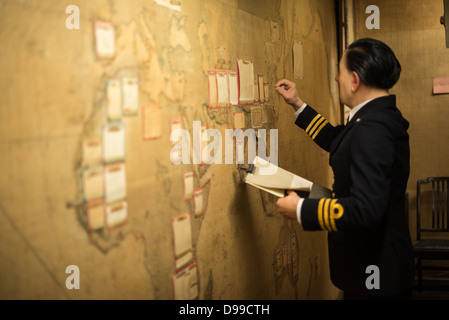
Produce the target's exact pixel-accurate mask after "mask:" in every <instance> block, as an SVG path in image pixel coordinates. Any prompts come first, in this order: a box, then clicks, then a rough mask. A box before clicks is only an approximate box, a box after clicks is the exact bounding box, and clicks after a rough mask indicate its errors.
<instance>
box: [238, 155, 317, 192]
mask: <svg viewBox="0 0 449 320" xmlns="http://www.w3.org/2000/svg"><path fill="white" fill-rule="evenodd" d="M267 171H271V172H273V173H274V174H272V175H266V174H264V173H263V172H267ZM245 182H246V183H247V184H249V185H252V186H254V187H256V188H259V189H261V190H264V191H266V192H269V193H271V194H273V195H275V196H277V197H280V198H282V197H284V195H285V190H297V191H306V192H310V191H311V189H312V185H313V183H312V182H310V181H308V180H306V179H304V178H301V177H299V176H297V175H295V174H293V173H291V172H288V171H286V170H284V169H282V168H279V167H277V166H276V165H274V164H272V163H269V162H268V161H266V160H264V159H262V158H259V157H256V158H255V159H254V170H253V172H252V173H248V174H247V175H246V178H245Z"/></svg>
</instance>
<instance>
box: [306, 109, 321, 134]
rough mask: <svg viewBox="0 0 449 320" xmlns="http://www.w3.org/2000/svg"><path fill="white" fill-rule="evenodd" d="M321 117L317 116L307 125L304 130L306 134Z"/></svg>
mask: <svg viewBox="0 0 449 320" xmlns="http://www.w3.org/2000/svg"><path fill="white" fill-rule="evenodd" d="M320 117H321V114H317V115H316V116H315V118H313V120H312V121H311V122H310V123H309V126H308V127H307V129H306V133H307V134H309V131H310V129H311V128H312V127H313V126H314V125H315V122H316V121H318V119H319V118H320Z"/></svg>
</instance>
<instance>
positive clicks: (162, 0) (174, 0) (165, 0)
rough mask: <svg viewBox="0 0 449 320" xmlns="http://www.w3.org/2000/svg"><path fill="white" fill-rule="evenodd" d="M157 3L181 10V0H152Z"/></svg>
mask: <svg viewBox="0 0 449 320" xmlns="http://www.w3.org/2000/svg"><path fill="white" fill-rule="evenodd" d="M154 2H156V3H157V4H158V5H161V6H164V7H166V8H169V9H171V10H174V11H178V12H181V6H182V0H154Z"/></svg>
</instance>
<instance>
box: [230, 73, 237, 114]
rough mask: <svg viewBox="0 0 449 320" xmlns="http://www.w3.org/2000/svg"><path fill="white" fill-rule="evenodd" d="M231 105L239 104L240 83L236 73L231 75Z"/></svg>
mask: <svg viewBox="0 0 449 320" xmlns="http://www.w3.org/2000/svg"><path fill="white" fill-rule="evenodd" d="M229 103H230V104H231V105H233V106H237V105H238V104H239V83H238V77H237V73H236V72H230V73H229Z"/></svg>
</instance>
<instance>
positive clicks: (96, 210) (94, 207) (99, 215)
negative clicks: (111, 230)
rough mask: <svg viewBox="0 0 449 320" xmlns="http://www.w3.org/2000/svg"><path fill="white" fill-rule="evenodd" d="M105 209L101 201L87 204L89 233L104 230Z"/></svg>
mask: <svg viewBox="0 0 449 320" xmlns="http://www.w3.org/2000/svg"><path fill="white" fill-rule="evenodd" d="M104 223H105V208H104V201H103V199H96V200H91V201H89V202H88V203H87V227H88V229H89V231H95V230H99V229H102V228H104Z"/></svg>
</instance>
